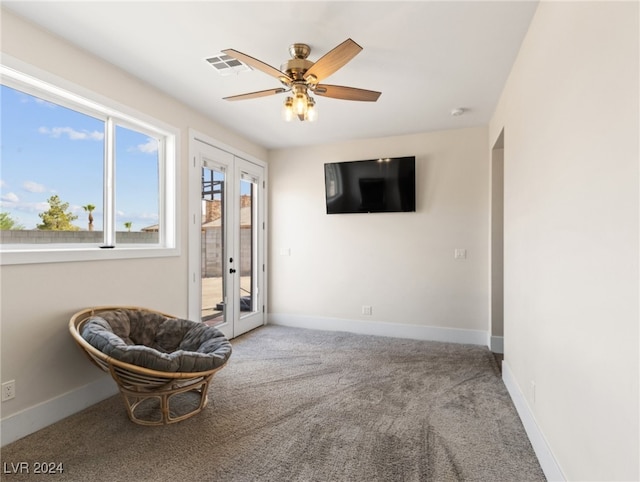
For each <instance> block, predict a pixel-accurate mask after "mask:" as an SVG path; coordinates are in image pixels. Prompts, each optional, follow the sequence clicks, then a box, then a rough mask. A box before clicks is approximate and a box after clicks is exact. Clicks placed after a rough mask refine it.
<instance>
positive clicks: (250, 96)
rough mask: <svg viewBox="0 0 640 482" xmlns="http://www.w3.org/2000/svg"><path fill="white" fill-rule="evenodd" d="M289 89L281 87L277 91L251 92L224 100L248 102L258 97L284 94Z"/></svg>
mask: <svg viewBox="0 0 640 482" xmlns="http://www.w3.org/2000/svg"><path fill="white" fill-rule="evenodd" d="M286 91H287V89H283V88H282V87H279V88H277V89H268V90H259V91H257V92H249V93H248V94H240V95H232V96H229V97H223V99H224V100H246V99H257V98H258V97H266V96H267V95H275V94H282V93H283V92H286Z"/></svg>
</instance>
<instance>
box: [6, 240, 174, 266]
mask: <svg viewBox="0 0 640 482" xmlns="http://www.w3.org/2000/svg"><path fill="white" fill-rule="evenodd" d="M38 248H39V249H38ZM38 248H35V249H34V248H31V249H28V248H26V247H25V246H17V247H15V248H14V247H9V246H6V245H5V246H3V249H2V250H0V265H2V266H5V265H14V264H35V263H68V262H74V261H102V260H114V259H135V258H163V257H170V256H180V250H179V249H178V248H164V247H160V246H153V247H152V246H148V245H147V246H140V245H119V246H116V247H114V248H99V247H97V246H87V247H79V246H77V245H75V246H73V245H62V246H52V245H47V247H46V248H45V249H43V247H42V246H39V247H38Z"/></svg>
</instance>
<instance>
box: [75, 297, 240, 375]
mask: <svg viewBox="0 0 640 482" xmlns="http://www.w3.org/2000/svg"><path fill="white" fill-rule="evenodd" d="M81 335H82V337H83V338H84V339H85V340H86V341H87V342H89V343H90V344H91V345H92V346H93V347H95V348H97V349H98V350H100V351H101V352H102V353H104V354H105V355H107V356H110V357H113V358H115V359H116V360H120V361H123V362H125V363H130V364H132V365H137V366H140V367H144V368H150V369H152V370H158V371H163V372H202V371H207V370H211V369H213V368H218V367H221V366H222V365H224V364H225V363H226V362H227V360H228V359H229V356H231V344H230V343H229V341H228V340H227V339H226V338H225V336H224V335H223V334H222V332H221V331H220V330H218V329H217V328H214V327H212V326H207V325H205V324H204V323H197V322H195V321H189V320H181V319H174V318H167V317H165V316H163V315H160V314H158V313H154V312H150V311H146V310H129V309H117V310H113V311H104V312H102V313H100V314H99V315H95V316H92V317H91V318H90V319H89V320H88V321H87V322H86V323H85V324H84V325H83V327H82V332H81Z"/></svg>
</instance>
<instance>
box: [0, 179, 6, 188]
mask: <svg viewBox="0 0 640 482" xmlns="http://www.w3.org/2000/svg"><path fill="white" fill-rule="evenodd" d="M6 186H7V183H6V182H4V179H0V187H6Z"/></svg>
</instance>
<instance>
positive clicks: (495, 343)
mask: <svg viewBox="0 0 640 482" xmlns="http://www.w3.org/2000/svg"><path fill="white" fill-rule="evenodd" d="M489 348H491V351H492V352H493V353H504V337H502V336H492V337H491V340H490V341H489Z"/></svg>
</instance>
